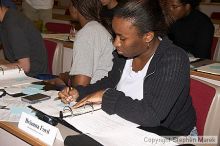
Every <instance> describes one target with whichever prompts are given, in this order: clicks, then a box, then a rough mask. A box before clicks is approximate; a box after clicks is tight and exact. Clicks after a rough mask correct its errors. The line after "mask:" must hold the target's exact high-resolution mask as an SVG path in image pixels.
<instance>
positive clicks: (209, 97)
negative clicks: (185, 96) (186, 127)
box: [190, 78, 220, 143]
mask: <svg viewBox="0 0 220 146" xmlns="http://www.w3.org/2000/svg"><path fill="white" fill-rule="evenodd" d="M190 95H191V96H192V102H193V106H194V108H195V111H196V118H197V122H196V127H197V130H198V135H199V136H203V135H204V136H218V135H219V134H220V133H219V132H220V124H219V123H220V114H219V113H218V112H219V111H220V87H218V86H215V85H213V84H210V83H207V82H203V81H200V80H197V79H193V78H191V81H190ZM218 143H219V142H218Z"/></svg>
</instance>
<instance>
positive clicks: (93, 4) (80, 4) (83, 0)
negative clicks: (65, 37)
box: [71, 0, 102, 22]
mask: <svg viewBox="0 0 220 146" xmlns="http://www.w3.org/2000/svg"><path fill="white" fill-rule="evenodd" d="M71 1H72V4H73V6H74V7H75V8H76V9H77V10H78V11H79V12H80V14H81V15H82V16H84V17H85V18H86V19H88V20H95V21H98V22H100V16H99V13H100V10H101V8H102V5H101V2H100V0H71Z"/></svg>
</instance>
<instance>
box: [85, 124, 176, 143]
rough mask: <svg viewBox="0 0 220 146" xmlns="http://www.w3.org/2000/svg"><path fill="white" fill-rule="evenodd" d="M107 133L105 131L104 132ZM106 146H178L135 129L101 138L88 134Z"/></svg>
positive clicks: (105, 134)
mask: <svg viewBox="0 0 220 146" xmlns="http://www.w3.org/2000/svg"><path fill="white" fill-rule="evenodd" d="M104 131H105V130H104ZM88 136H90V137H92V138H93V139H95V140H97V141H98V142H99V143H101V144H103V145H105V146H113V145H114V146H122V145H123V146H176V145H178V144H176V143H174V142H173V141H170V140H168V139H165V138H163V137H161V136H159V135H157V134H154V133H151V132H147V131H144V130H141V129H139V128H135V127H123V128H120V129H114V130H112V131H107V132H104V133H102V134H100V135H99V136H94V135H91V134H88Z"/></svg>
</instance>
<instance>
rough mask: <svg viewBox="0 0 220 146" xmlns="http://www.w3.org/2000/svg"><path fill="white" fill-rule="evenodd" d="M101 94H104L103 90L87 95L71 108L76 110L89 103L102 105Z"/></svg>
mask: <svg viewBox="0 0 220 146" xmlns="http://www.w3.org/2000/svg"><path fill="white" fill-rule="evenodd" d="M103 94H104V90H100V91H97V92H94V93H92V94H89V95H88V96H86V97H85V98H83V99H82V100H80V101H79V102H77V103H76V104H75V105H74V106H73V108H78V107H81V106H83V105H86V104H89V103H96V104H100V103H102V96H103Z"/></svg>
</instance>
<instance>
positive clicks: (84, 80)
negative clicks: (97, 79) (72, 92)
mask: <svg viewBox="0 0 220 146" xmlns="http://www.w3.org/2000/svg"><path fill="white" fill-rule="evenodd" d="M90 81H91V77H88V76H85V75H74V76H72V86H73V87H76V86H78V85H81V86H87V85H89V84H90Z"/></svg>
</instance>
